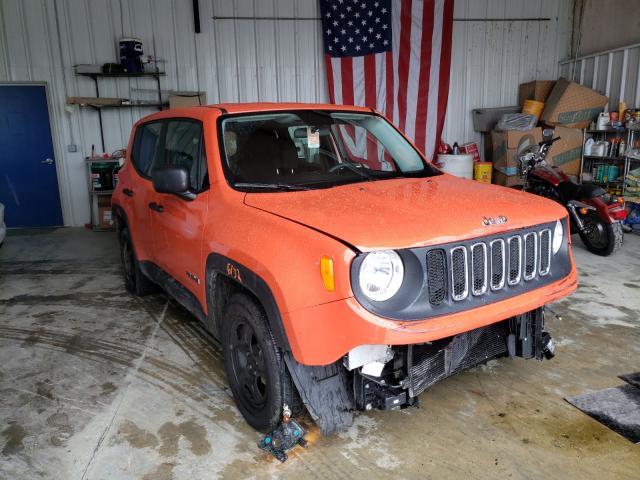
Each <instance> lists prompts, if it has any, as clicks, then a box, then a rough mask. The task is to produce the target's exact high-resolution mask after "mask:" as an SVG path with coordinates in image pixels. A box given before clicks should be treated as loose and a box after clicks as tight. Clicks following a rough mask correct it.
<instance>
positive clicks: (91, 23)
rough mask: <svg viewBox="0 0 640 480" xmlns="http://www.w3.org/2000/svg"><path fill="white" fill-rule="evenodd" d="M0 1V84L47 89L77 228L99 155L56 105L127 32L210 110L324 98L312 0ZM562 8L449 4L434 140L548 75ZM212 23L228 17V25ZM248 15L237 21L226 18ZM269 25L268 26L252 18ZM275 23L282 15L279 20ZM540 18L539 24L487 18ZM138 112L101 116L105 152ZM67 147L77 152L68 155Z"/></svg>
mask: <svg viewBox="0 0 640 480" xmlns="http://www.w3.org/2000/svg"><path fill="white" fill-rule="evenodd" d="M199 5H200V24H201V33H200V34H196V33H195V32H194V25H193V11H192V1H191V0H0V81H14V82H26V81H44V82H47V84H48V93H49V96H50V105H51V110H52V117H53V118H52V126H53V136H54V144H55V147H56V162H57V167H58V172H59V177H60V179H59V180H60V182H59V183H60V188H61V200H62V205H63V215H64V218H65V223H66V224H67V225H82V224H84V223H85V222H87V221H88V220H89V206H88V204H89V199H88V193H87V185H88V181H87V175H86V167H85V164H84V160H83V159H84V157H85V156H87V155H88V154H89V153H90V151H91V145H96V148H98V150H99V145H100V135H99V130H98V116H97V114H96V112H94V111H92V110H89V109H87V110H84V109H79V108H78V107H76V106H74V107H67V108H65V100H66V97H67V96H94V95H95V90H94V84H93V82H92V81H91V80H90V79H88V78H84V77H77V76H75V75H74V73H73V66H74V65H77V64H83V63H91V64H102V63H105V62H112V61H117V41H118V39H119V38H121V37H123V36H129V35H135V36H137V37H139V38H141V39H142V42H143V47H144V51H145V53H147V54H153V55H155V56H156V57H157V58H159V59H162V60H164V62H163V63H161V64H160V65H161V67H162V68H163V70H165V71H166V76H165V77H163V78H162V80H161V85H162V89H163V90H166V91H169V90H201V91H205V92H206V93H207V100H208V102H210V103H215V102H238V101H240V102H248V101H276V102H282V101H300V102H314V101H319V102H325V101H327V100H328V97H327V85H326V77H325V67H324V59H323V54H322V35H321V29H320V22H319V21H318V20H317V18H318V17H319V7H318V2H317V0H235V1H229V0H199ZM572 5H573V2H572V0H557V1H556V0H528V1H527V0H456V4H455V15H454V16H455V18H457V19H460V20H465V19H475V20H473V21H456V22H455V23H454V29H453V51H452V71H451V88H450V93H449V106H448V114H447V119H446V125H445V131H444V134H443V138H444V139H445V140H446V141H448V142H453V141H459V142H465V141H471V140H479V135H478V134H476V133H475V132H474V131H473V127H472V122H471V109H472V108H478V107H493V106H504V105H510V104H515V102H516V97H517V88H518V83H520V82H522V81H529V80H533V79H536V78H538V79H546V78H555V77H556V76H557V70H558V62H559V60H561V59H564V58H566V57H567V56H568V49H569V44H570V28H571V11H572ZM214 17H236V18H235V19H228V18H216V19H214ZM237 17H248V18H244V19H242V18H237ZM254 17H271V18H273V17H276V18H280V19H279V20H264V19H262V20H256V19H255V18H254ZM282 17H285V19H282ZM522 17H549V18H550V19H551V20H549V21H546V22H522V21H502V20H500V21H492V20H490V19H505V18H506V19H508V18H522ZM154 87H155V82H154V81H153V80H152V79H149V78H139V79H135V78H134V79H102V80H100V94H101V96H104V97H122V98H135V99H151V100H153V99H154V96H153V88H154ZM152 112H153V110H152V109H149V108H143V109H141V108H132V109H111V110H104V111H103V121H104V133H105V144H106V148H107V151H108V152H112V151H114V150H116V149H118V148H122V147H124V146H126V145H127V143H128V139H129V133H130V130H131V126H132V125H133V123H134V122H135V121H136V120H137V119H138V118H140V117H142V116H144V115H146V114H149V113H152ZM69 145H76V146H77V147H78V151H77V152H75V153H71V152H69V151H68V148H67V147H68V146H69Z"/></svg>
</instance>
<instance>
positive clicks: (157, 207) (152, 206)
mask: <svg viewBox="0 0 640 480" xmlns="http://www.w3.org/2000/svg"><path fill="white" fill-rule="evenodd" d="M149 208H150V209H151V210H154V211H156V212H158V213H162V212H163V210H164V207H163V206H162V205H160V204H158V203H156V202H151V203H150V204H149Z"/></svg>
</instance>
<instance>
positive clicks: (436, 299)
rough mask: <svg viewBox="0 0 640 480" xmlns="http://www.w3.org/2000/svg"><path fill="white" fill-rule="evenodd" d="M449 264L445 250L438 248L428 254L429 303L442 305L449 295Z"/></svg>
mask: <svg viewBox="0 0 640 480" xmlns="http://www.w3.org/2000/svg"><path fill="white" fill-rule="evenodd" d="M446 273H447V262H446V259H445V253H444V250H442V249H440V248H436V249H433V250H429V252H428V253H427V281H428V282H429V303H430V304H431V305H440V304H441V303H442V302H443V301H444V299H445V298H446V295H447V275H446Z"/></svg>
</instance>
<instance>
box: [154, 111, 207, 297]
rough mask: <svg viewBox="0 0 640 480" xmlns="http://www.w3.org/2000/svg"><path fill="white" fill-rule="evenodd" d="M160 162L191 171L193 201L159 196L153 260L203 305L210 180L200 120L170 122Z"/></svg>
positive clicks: (155, 214) (168, 121)
mask: <svg viewBox="0 0 640 480" xmlns="http://www.w3.org/2000/svg"><path fill="white" fill-rule="evenodd" d="M163 142H164V144H163V147H161V148H160V149H159V151H163V157H164V158H163V159H162V161H161V162H160V163H162V164H164V165H172V166H176V167H183V168H185V169H186V170H187V171H188V172H189V177H190V186H191V191H192V192H194V193H196V198H195V199H194V200H187V199H184V198H181V197H178V196H176V195H168V194H163V193H156V199H155V203H156V206H157V207H156V209H153V210H151V219H152V220H151V222H152V225H153V231H154V242H153V245H154V258H155V260H156V262H157V263H158V265H159V266H160V267H161V268H162V269H163V270H164V271H165V272H167V273H168V274H169V275H171V276H172V277H174V278H175V279H176V280H178V281H179V282H180V283H181V284H182V285H184V286H186V287H187V289H189V290H191V292H192V293H193V294H194V295H195V296H196V297H197V298H198V299H199V300H200V301H201V303H202V304H203V306H204V302H203V299H204V295H203V292H204V288H205V285H204V281H205V272H204V270H205V268H204V261H203V258H202V240H203V230H204V222H205V221H206V218H207V217H206V216H207V209H208V205H209V200H208V198H209V179H208V174H207V159H206V156H205V147H204V139H203V128H202V123H201V122H200V121H198V120H191V119H175V120H167V121H166V126H165V134H164V139H163Z"/></svg>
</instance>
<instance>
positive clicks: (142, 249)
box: [120, 121, 164, 261]
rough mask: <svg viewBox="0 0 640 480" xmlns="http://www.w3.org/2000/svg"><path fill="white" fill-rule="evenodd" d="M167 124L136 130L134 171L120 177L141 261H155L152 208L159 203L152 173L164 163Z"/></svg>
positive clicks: (142, 127)
mask: <svg viewBox="0 0 640 480" xmlns="http://www.w3.org/2000/svg"><path fill="white" fill-rule="evenodd" d="M163 127H164V122H162V121H156V122H150V123H145V124H142V125H139V126H138V127H137V128H136V133H135V137H134V140H133V147H132V150H131V157H130V159H131V165H130V167H133V170H130V171H128V172H127V175H120V186H121V188H122V193H123V195H122V201H123V202H124V205H123V207H124V209H125V211H126V212H127V220H128V225H129V230H130V232H131V236H132V238H133V247H134V250H135V253H136V256H137V258H138V260H150V261H153V260H154V258H153V241H154V233H153V230H152V229H153V225H152V222H151V210H150V209H149V205H150V204H152V203H153V202H154V201H155V195H156V193H155V190H154V189H153V184H152V183H151V171H152V169H153V167H154V165H156V164H157V162H159V161H161V160H162V159H161V155H162V153H163V152H162V151H161V138H162V129H163Z"/></svg>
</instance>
